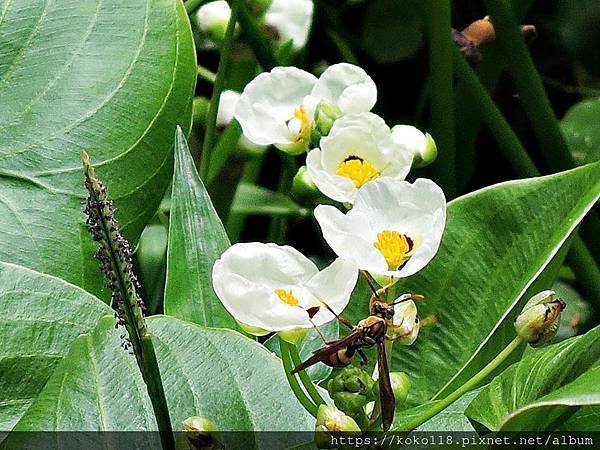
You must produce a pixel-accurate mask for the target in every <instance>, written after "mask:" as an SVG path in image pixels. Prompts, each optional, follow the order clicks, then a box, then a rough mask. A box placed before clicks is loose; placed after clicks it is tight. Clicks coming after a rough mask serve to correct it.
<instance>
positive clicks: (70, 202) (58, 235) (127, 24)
mask: <svg viewBox="0 0 600 450" xmlns="http://www.w3.org/2000/svg"><path fill="white" fill-rule="evenodd" d="M195 72H196V64H195V54H194V48H193V42H192V35H191V30H190V25H189V21H188V18H187V15H186V13H185V9H184V7H183V5H182V2H181V1H176V0H164V1H146V0H130V1H125V2H124V1H121V0H103V1H100V0H86V1H79V0H56V1H45V0H31V1H27V2H26V3H23V2H15V1H13V2H11V1H3V2H2V6H0V79H1V80H2V83H0V98H2V101H1V102H0V259H1V260H3V261H8V262H13V263H16V264H20V265H23V266H26V267H30V268H33V269H35V270H39V271H42V272H44V273H50V274H53V275H56V276H59V277H61V278H64V279H65V280H67V281H69V282H72V283H74V284H77V285H78V286H82V287H84V288H86V289H89V290H90V291H92V292H93V293H95V294H96V293H99V289H100V286H101V283H98V282H97V280H98V279H99V278H101V276H100V274H99V272H98V271H97V270H96V271H93V270H87V268H86V267H85V264H86V261H89V260H90V259H91V255H92V253H89V250H90V247H91V246H90V245H88V244H86V243H85V242H81V243H80V240H79V239H80V237H81V238H82V239H83V240H84V241H86V240H89V239H90V238H89V236H87V235H86V234H85V233H84V234H81V235H80V234H79V227H78V225H79V224H82V223H83V222H84V217H83V215H82V214H81V210H82V208H81V200H82V199H83V197H84V192H85V190H84V188H83V182H82V170H81V162H80V157H79V154H80V153H81V151H82V150H87V151H88V152H89V153H90V154H91V155H92V159H93V160H94V162H95V163H96V166H97V169H98V174H99V176H101V177H102V178H103V179H104V180H106V182H107V184H108V185H109V186H110V187H111V192H112V194H113V198H114V200H115V204H116V206H117V207H118V208H119V209H120V219H121V224H122V226H123V229H124V230H123V231H124V234H125V236H126V237H127V238H128V239H129V240H131V241H135V240H136V239H137V237H138V236H139V234H140V233H141V231H142V229H143V227H144V226H145V224H146V222H147V221H148V220H149V219H150V218H151V217H152V215H153V214H154V212H155V210H156V208H157V206H158V203H159V202H160V199H161V198H162V194H163V193H164V191H165V189H166V188H167V186H168V184H169V182H170V181H171V167H172V165H171V151H172V147H173V139H172V138H173V132H174V130H175V126H176V124H177V123H181V124H185V125H186V128H187V127H189V124H190V121H191V101H192V95H193V88H194V83H195V79H196V73H195Z"/></svg>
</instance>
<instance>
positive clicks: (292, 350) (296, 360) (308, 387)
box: [281, 339, 326, 408]
mask: <svg viewBox="0 0 600 450" xmlns="http://www.w3.org/2000/svg"><path fill="white" fill-rule="evenodd" d="M281 342H282V344H281V345H284V346H286V347H287V350H288V354H289V355H290V359H291V360H292V364H294V366H296V367H298V366H299V365H300V364H301V363H302V360H301V359H300V354H299V353H298V347H296V346H295V345H294V344H290V343H289V342H285V341H283V339H281ZM298 376H299V377H300V381H301V382H302V385H303V386H304V389H305V391H306V392H307V393H308V395H309V396H310V398H311V399H312V401H313V402H315V404H316V405H317V408H318V407H319V405H325V404H326V402H325V400H323V397H321V394H319V391H317V388H316V387H315V385H314V383H313V382H312V380H311V379H310V376H309V375H308V373H306V370H301V371H300V372H298Z"/></svg>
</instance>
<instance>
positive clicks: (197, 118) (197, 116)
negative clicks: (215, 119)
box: [192, 97, 210, 127]
mask: <svg viewBox="0 0 600 450" xmlns="http://www.w3.org/2000/svg"><path fill="white" fill-rule="evenodd" d="M209 104H210V100H209V99H207V98H206V97H194V104H193V107H192V111H193V117H194V125H196V126H199V127H204V126H205V124H206V113H207V112H208V105H209Z"/></svg>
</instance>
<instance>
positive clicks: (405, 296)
mask: <svg viewBox="0 0 600 450" xmlns="http://www.w3.org/2000/svg"><path fill="white" fill-rule="evenodd" d="M424 298H425V297H424V296H423V295H421V294H412V293H407V294H402V295H401V296H400V297H398V299H397V300H396V301H395V302H394V303H392V305H397V304H398V303H403V302H406V301H408V300H414V301H419V300H423V299H424Z"/></svg>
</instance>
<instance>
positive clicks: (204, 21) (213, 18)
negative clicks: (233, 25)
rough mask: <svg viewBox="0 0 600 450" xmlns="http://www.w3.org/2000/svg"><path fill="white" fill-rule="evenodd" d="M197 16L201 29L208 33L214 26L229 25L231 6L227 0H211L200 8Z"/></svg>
mask: <svg viewBox="0 0 600 450" xmlns="http://www.w3.org/2000/svg"><path fill="white" fill-rule="evenodd" d="M196 17H197V19H198V26H199V27H200V30H201V31H203V32H205V33H208V32H209V31H210V30H211V29H212V28H213V27H214V26H224V25H227V22H229V18H230V17H231V8H230V7H229V4H228V3H227V1H225V0H218V1H215V2H210V3H207V4H206V5H202V6H201V7H200V8H198V11H196Z"/></svg>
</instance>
